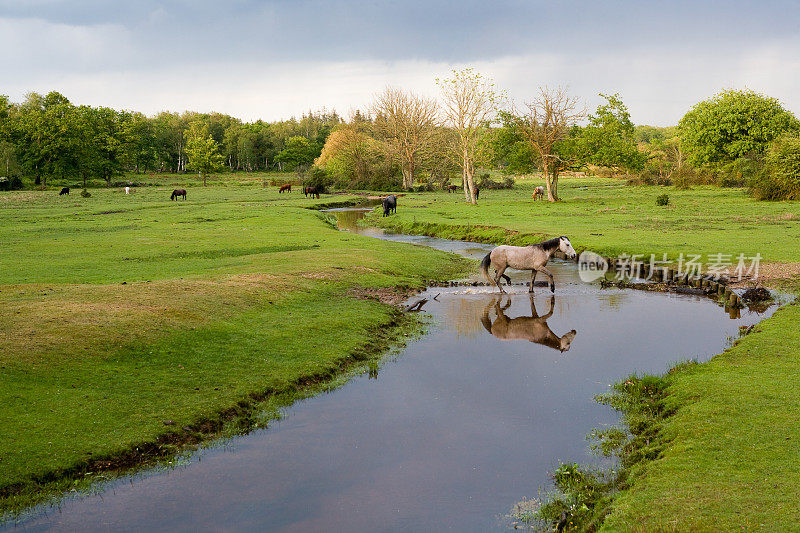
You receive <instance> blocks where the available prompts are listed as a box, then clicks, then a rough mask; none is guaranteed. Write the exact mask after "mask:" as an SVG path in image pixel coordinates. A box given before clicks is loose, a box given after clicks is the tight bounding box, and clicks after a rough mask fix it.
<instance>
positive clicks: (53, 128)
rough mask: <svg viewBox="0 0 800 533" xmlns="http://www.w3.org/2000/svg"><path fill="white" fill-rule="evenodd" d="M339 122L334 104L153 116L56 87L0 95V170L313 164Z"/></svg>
mask: <svg viewBox="0 0 800 533" xmlns="http://www.w3.org/2000/svg"><path fill="white" fill-rule="evenodd" d="M340 122H341V119H340V117H339V116H338V115H337V114H336V113H335V112H327V111H324V110H323V111H318V112H309V113H308V114H305V115H303V116H302V117H301V118H300V119H299V120H298V119H295V118H292V119H289V120H284V121H279V122H272V123H269V122H264V121H260V120H259V121H256V122H252V123H245V122H242V121H241V120H240V119H238V118H235V117H231V116H229V115H225V114H221V113H196V112H189V111H187V112H183V113H174V112H162V113H159V114H157V115H155V116H153V117H148V116H145V115H144V114H142V113H138V112H134V111H126V110H123V111H117V110H114V109H111V108H108V107H93V106H86V105H81V106H76V105H74V104H72V103H71V102H70V101H69V99H67V98H66V97H65V96H64V95H62V94H60V93H58V92H55V91H53V92H50V93H48V94H46V95H41V94H38V93H29V94H28V95H27V96H26V98H25V100H24V101H23V102H21V103H12V102H10V101H9V98H8V97H7V96H2V95H0V176H5V177H6V178H7V179H13V178H17V179H18V180H19V178H26V179H30V180H31V181H32V182H34V183H35V184H37V185H39V184H41V185H42V186H46V185H47V181H48V180H49V179H53V178H57V179H78V180H82V181H83V183H84V184H85V183H86V180H87V179H93V178H101V179H102V180H104V181H105V182H106V183H107V184H109V185H110V184H111V183H112V180H113V179H114V178H115V177H118V176H121V175H123V174H125V173H126V172H134V173H145V172H152V171H157V172H184V171H189V170H196V171H198V172H199V173H201V174H203V172H204V171H207V170H208V169H213V170H218V169H221V168H225V169H227V170H229V171H245V172H254V171H264V170H273V169H278V170H280V169H283V168H284V167H290V168H294V167H296V166H297V165H310V164H311V163H313V161H314V159H315V158H316V157H318V156H319V154H320V151H321V150H322V146H323V145H324V143H325V140H326V139H327V137H328V135H329V134H330V132H331V131H332V130H333V128H335V127H336V126H337V125H338V124H339V123H340Z"/></svg>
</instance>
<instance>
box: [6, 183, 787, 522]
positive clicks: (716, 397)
mask: <svg viewBox="0 0 800 533" xmlns="http://www.w3.org/2000/svg"><path fill="white" fill-rule="evenodd" d="M187 183H191V182H187ZM174 184H176V185H177V184H179V183H178V181H175V182H174ZM538 184H539V182H538V181H535V180H525V181H522V182H521V183H520V185H519V186H518V188H516V189H513V190H507V191H482V193H481V196H482V197H481V201H480V204H479V205H478V206H471V205H467V204H465V203H464V200H463V196H461V195H460V194H448V193H421V194H409V195H406V196H402V197H401V198H400V200H399V205H398V212H397V215H394V216H392V217H387V218H382V217H380V216H376V215H377V213H376V215H373V217H372V221H373V222H375V223H379V224H382V225H384V226H386V227H390V228H393V229H395V230H399V231H404V232H408V233H426V234H435V235H438V236H443V237H452V238H465V239H468V240H477V241H485V242H495V243H501V242H510V243H515V244H527V243H530V242H533V241H537V240H541V239H543V238H545V237H550V236H555V235H562V234H566V235H568V236H569V237H570V238H571V240H572V242H573V244H574V246H575V248H576V249H578V250H580V249H584V248H587V249H592V250H595V251H598V252H601V253H604V254H608V255H615V254H619V253H642V254H649V253H655V254H659V255H660V254H662V253H667V254H669V255H670V256H671V257H672V258H675V257H677V256H678V255H679V254H680V253H684V254H689V253H692V254H695V253H696V254H704V255H707V254H712V253H726V254H733V255H736V254H738V253H744V254H746V255H748V256H751V255H754V254H755V253H760V254H761V255H762V256H763V257H764V259H765V261H769V262H774V263H778V264H779V266H780V267H781V268H786V269H787V271H792V269H791V266H792V265H791V264H797V263H800V253H798V252H797V250H796V242H797V237H798V236H799V235H800V203H798V202H774V203H768V202H755V201H754V200H752V199H751V198H749V197H748V196H746V194H745V193H744V191H742V190H740V189H718V188H710V187H696V188H694V189H692V190H689V191H680V190H675V189H673V188H662V187H646V186H639V187H627V186H624V185H623V184H622V183H621V182H618V181H614V180H608V179H596V178H562V182H561V184H560V191H561V195H562V197H563V199H564V201H562V202H559V203H557V204H549V203H547V202H535V203H534V202H532V201H531V192H532V189H533V187H534V186H535V185H538ZM167 185H168V186H167ZM172 185H173V182H169V183H165V186H163V187H160V186H158V187H148V188H138V189H135V190H134V193H133V194H132V195H131V196H125V195H124V194H123V193H122V192H121V191H120V190H118V189H94V190H92V194H93V196H92V197H91V198H88V199H83V198H80V197H79V196H77V195H73V196H72V197H69V198H66V197H58V196H57V192H53V191H44V192H15V193H7V194H0V235H2V243H3V248H2V252H0V424H2V427H3V428H4V429H6V431H4V432H2V434H0V493H2V494H4V495H5V496H6V498H5V499H4V500H2V503H0V505H4V506H5V508H7V509H10V508H19V507H20V506H21V505H24V504H26V503H30V502H31V501H34V500H35V498H36V495H37V493H36V491H37V490H39V491H42V490H45V489H47V488H48V487H50V489H51V490H63V489H64V487H65V485H64V483H60V484H59V483H57V482H54V481H53V480H58V479H61V480H65V479H69V478H67V477H65V476H61V477H59V473H64V472H73V473H75V472H80V469H79V468H78V469H77V470H76V467H78V466H80V465H84V466H86V465H88V464H95V465H96V464H97V463H96V459H97V458H102V457H108V458H113V457H116V456H119V454H120V452H123V451H126V450H127V451H130V450H131V449H132V447H133V449H135V447H136V446H138V445H144V444H147V443H153V442H156V443H159V446H160V445H161V444H164V436H165V434H169V433H172V432H177V433H180V431H181V429H180V428H182V427H183V426H184V425H187V426H189V427H190V429H191V432H198V433H200V434H201V437H202V435H203V434H206V433H204V432H203V431H202V427H201V426H202V422H203V421H208V420H219V419H221V418H222V419H224V418H225V416H224V415H225V414H226V413H230V412H231V410H233V411H236V409H237V406H239V408H241V409H242V410H243V414H244V416H245V417H247V416H250V415H249V414H248V413H249V411H248V409H249V408H248V407H246V406H250V405H263V403H260V400H261V399H262V398H267V399H268V401H267V403H269V401H272V400H269V399H270V398H272V399H274V398H284V397H285V398H289V400H287V401H290V400H291V397H292V394H297V393H299V392H298V391H301V390H302V389H303V386H304V384H307V383H315V382H317V381H318V380H320V379H322V380H324V379H328V378H330V377H332V376H335V375H336V373H337V371H338V369H341V368H342V367H347V365H348V364H350V362H351V361H352V359H353V354H361V355H359V356H358V358H363V357H364V355H363V354H364V346H365V345H367V346H369V341H370V340H371V339H375V338H376V336H377V335H378V332H380V331H381V330H382V329H385V328H386V327H390V336H391V332H395V336H396V332H397V331H399V330H398V329H397V328H398V327H400V328H401V329H402V328H405V327H407V326H402V325H399V326H398V317H397V314H396V313H395V312H394V311H393V310H391V308H389V307H387V306H384V305H381V304H379V303H377V302H376V301H374V300H371V299H364V298H363V297H364V296H366V295H368V294H369V293H368V292H367V291H365V290H363V289H365V288H367V289H377V288H385V287H392V286H398V285H399V286H406V287H419V286H421V285H422V284H423V283H424V280H425V279H434V278H435V279H445V278H452V277H456V276H459V275H461V274H462V273H463V271H464V269H465V267H466V266H467V264H466V263H465V262H463V261H459V260H456V259H454V258H452V257H449V256H447V255H445V254H441V253H437V252H435V251H433V250H428V249H424V248H420V247H409V246H404V245H400V244H396V243H390V242H383V241H377V240H373V239H369V238H364V237H360V236H358V235H352V234H347V233H341V232H338V231H336V230H335V229H334V228H332V227H331V225H330V224H329V222H328V221H327V220H326V218H325V217H324V215H322V214H320V213H317V212H314V211H311V210H309V209H305V208H306V207H310V206H313V205H319V204H323V203H330V202H338V201H347V200H348V197H346V196H327V197H325V196H323V198H321V199H320V200H311V199H305V198H303V197H302V196H300V195H298V194H297V193H293V194H292V195H290V196H287V195H285V194H284V195H279V194H278V193H277V191H276V190H275V188H272V187H271V188H262V187H261V186H260V180H259V181H258V183H257V184H256V183H251V184H249V186H248V184H241V185H242V186H232V185H234V183H228V184H227V185H226V186H218V187H209V188H206V189H204V188H201V187H196V186H189V187H188V191H189V197H188V200H187V201H186V202H170V201H169V199H168V198H169V193H170V192H171V187H172ZM664 192H667V193H668V194H669V196H670V203H669V205H668V206H657V205H656V201H655V200H656V197H657V196H658V195H660V194H663V193H664ZM123 283H124V284H123ZM771 283H774V284H775V285H778V286H780V287H782V288H784V289H789V290H797V287H798V286H800V285H798V280H797V278H796V277H794V278H793V277H792V276H787V277H786V279H782V280H777V281H774V282H771ZM354 295H355V296H360V298H357V297H354ZM799 320H800V307H798V306H796V305H792V306H788V307H787V308H785V309H783V310H781V311H780V312H778V313H777V314H776V315H775V316H774V317H773V318H770V319H769V320H767V321H765V322H763V323H762V324H761V325H760V326H759V328H758V329H760V331H757V332H755V333H752V334H751V335H749V336H747V337H745V338H743V339H742V340H741V342H740V343H738V344H737V345H736V346H734V347H732V348H731V349H729V350H728V351H726V352H725V353H724V354H722V355H720V356H717V357H715V358H714V359H712V360H711V361H710V362H709V363H705V364H701V365H687V366H686V367H682V368H681V369H680V370H679V371H678V372H676V373H675V375H674V376H671V377H670V380H669V387H668V389H667V399H666V401H667V402H669V403H670V406H671V407H674V409H675V413H674V415H672V416H670V417H669V418H667V419H666V420H665V421H664V423H663V424H664V425H663V430H662V431H663V434H662V437H663V438H664V443H665V444H664V446H665V447H664V453H663V455H662V456H661V457H660V458H658V459H656V460H655V461H652V462H646V463H644V464H643V465H642V466H641V468H640V469H638V470H636V471H635V472H634V474H635V475H634V477H633V484H632V486H631V488H630V489H628V490H626V491H625V492H623V493H622V494H621V495H620V496H619V497H618V498H617V499H616V500H615V501H614V502H613V504H612V507H611V514H610V516H609V517H608V519H607V522H606V525H605V527H606V529H608V530H609V531H614V530H632V531H651V530H659V529H661V530H676V531H685V530H732V529H741V528H742V527H744V528H745V529H746V530H749V529H761V530H776V529H777V530H784V529H791V528H792V527H794V525H795V524H797V523H800V516H798V515H799V514H800V511H799V510H798V506H797V504H796V502H797V501H798V500H799V499H800V494H798V489H797V487H798V486H800V483H798V481H800V472H798V469H799V468H800V467H798V466H797V464H796V463H797V457H798V452H800V449H798V447H797V443H796V440H797V439H796V436H797V435H800V401H798V400H797V398H798V392H800V391H798V390H797V389H798V383H800V381H798V379H797V378H798V374H800V333H798V329H797V327H796V324H797V323H798V321H799ZM386 342H388V341H386ZM380 346H385V342H382V343H380ZM270 394H271V396H270ZM242 406H245V407H242ZM165 420H169V421H173V422H174V423H175V424H174V425H169V426H165V425H164V421H165ZM8 428H10V429H8ZM207 434H208V435H212V434H218V433H215V432H213V431H212V432H208V433H207ZM787 437H788V438H787ZM166 444H169V441H167V442H166ZM165 449H167V450H169V449H170V448H169V446H166V445H165ZM92 460H94V461H95V463H91V461H92ZM565 460H568V458H565ZM12 488H14V490H11V489H12ZM3 490H5V492H2V491H3ZM13 494H17V495H20V494H21V496H19V497H18V498H14V497H13V496H12V495H13Z"/></svg>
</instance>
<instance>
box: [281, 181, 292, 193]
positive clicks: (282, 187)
mask: <svg viewBox="0 0 800 533" xmlns="http://www.w3.org/2000/svg"><path fill="white" fill-rule="evenodd" d="M283 191H286V192H292V186H291V185H290V184H288V183H287V184H286V185H281V188H280V189H278V194H280V193H282V192H283Z"/></svg>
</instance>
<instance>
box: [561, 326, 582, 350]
mask: <svg viewBox="0 0 800 533" xmlns="http://www.w3.org/2000/svg"><path fill="white" fill-rule="evenodd" d="M577 334H578V332H577V331H575V330H574V329H573V330H572V331H568V332H567V333H564V336H563V337H561V338H559V339H558V345H559V346H558V348H559V350H561V353H564V352H566V351H567V350H569V347H570V345H571V344H572V340H573V339H574V338H575V335H577Z"/></svg>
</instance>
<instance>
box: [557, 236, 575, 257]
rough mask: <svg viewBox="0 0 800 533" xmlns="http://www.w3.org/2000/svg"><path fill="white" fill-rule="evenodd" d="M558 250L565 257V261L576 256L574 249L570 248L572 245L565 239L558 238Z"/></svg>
mask: <svg viewBox="0 0 800 533" xmlns="http://www.w3.org/2000/svg"><path fill="white" fill-rule="evenodd" d="M558 249H559V250H561V251H562V252H564V255H566V256H567V259H575V256H577V255H578V254H577V253H576V252H575V249H574V248H573V247H572V243H570V242H569V239H568V238H566V237H559V239H558Z"/></svg>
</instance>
